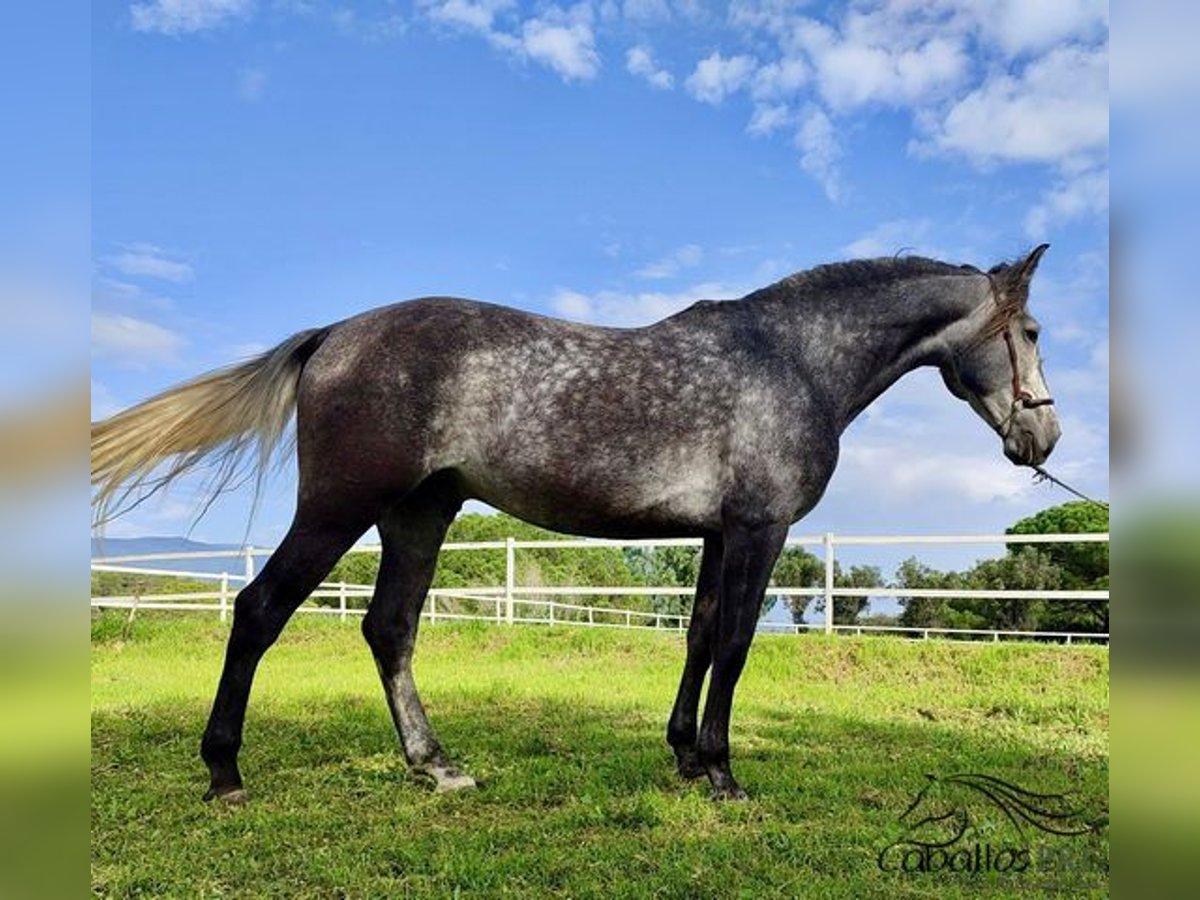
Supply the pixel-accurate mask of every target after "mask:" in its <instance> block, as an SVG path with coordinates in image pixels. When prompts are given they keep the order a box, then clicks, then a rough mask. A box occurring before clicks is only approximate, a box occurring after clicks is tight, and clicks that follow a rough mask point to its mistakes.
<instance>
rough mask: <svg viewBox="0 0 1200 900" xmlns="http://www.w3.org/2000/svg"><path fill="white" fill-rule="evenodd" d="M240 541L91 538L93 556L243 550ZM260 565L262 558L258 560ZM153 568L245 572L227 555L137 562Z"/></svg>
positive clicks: (166, 538)
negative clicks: (214, 557)
mask: <svg viewBox="0 0 1200 900" xmlns="http://www.w3.org/2000/svg"><path fill="white" fill-rule="evenodd" d="M240 549H241V547H240V546H239V545H238V544H206V543H204V542H203V541H192V540H188V539H187V538H182V537H136V538H114V537H103V538H92V557H93V558H95V557H100V556H133V555H135V554H142V553H193V552H200V551H205V550H240ZM259 564H260V565H261V560H260V561H259ZM137 565H143V566H145V567H146V568H150V569H184V570H186V571H190V572H232V573H239V574H240V573H241V572H242V561H241V560H239V559H230V558H228V557H218V558H216V559H189V560H165V561H162V562H158V561H147V562H145V563H138V564H137Z"/></svg>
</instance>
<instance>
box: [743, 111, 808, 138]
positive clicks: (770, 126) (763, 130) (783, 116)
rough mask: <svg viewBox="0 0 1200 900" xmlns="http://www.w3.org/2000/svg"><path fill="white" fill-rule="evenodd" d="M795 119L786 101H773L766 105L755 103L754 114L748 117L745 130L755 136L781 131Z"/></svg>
mask: <svg viewBox="0 0 1200 900" xmlns="http://www.w3.org/2000/svg"><path fill="white" fill-rule="evenodd" d="M795 119H796V117H795V115H793V113H792V111H791V109H789V108H788V106H787V104H786V103H774V104H770V105H767V106H763V105H761V104H757V105H755V107H754V115H753V116H751V117H750V123H749V124H748V125H747V126H746V132H747V133H748V134H752V135H754V136H755V137H761V136H764V135H768V134H774V133H775V132H776V131H781V130H782V129H784V128H787V127H788V126H789V125H792V124H794V122H795Z"/></svg>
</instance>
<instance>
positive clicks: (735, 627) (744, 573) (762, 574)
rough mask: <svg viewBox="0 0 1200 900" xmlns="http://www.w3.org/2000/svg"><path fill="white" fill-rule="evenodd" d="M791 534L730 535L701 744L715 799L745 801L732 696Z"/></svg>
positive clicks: (734, 530) (733, 529)
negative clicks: (736, 760) (733, 763)
mask: <svg viewBox="0 0 1200 900" xmlns="http://www.w3.org/2000/svg"><path fill="white" fill-rule="evenodd" d="M787 529H788V526H787V524H786V523H782V524H772V525H766V526H759V527H754V528H751V527H746V526H743V525H740V524H731V525H729V526H727V527H726V529H725V534H724V547H725V549H724V554H723V555H722V561H721V597H720V605H719V608H718V611H717V632H716V639H715V642H714V644H713V659H712V676H711V678H710V679H709V684H708V696H707V698H706V699H705V703H704V721H703V723H702V724H701V726H700V736H699V740H698V741H697V744H696V749H697V751H698V753H699V757H700V762H701V763H702V764H703V765H704V768H705V770H706V771H707V772H708V778H709V781H710V782H711V783H712V788H713V797H714V798H715V799H744V798H745V796H746V792H745V791H743V790H742V789H741V787H740V786H739V785H738V783H737V780H736V779H735V778H734V777H733V772H732V771H730V768H729V717H730V712H731V710H732V708H733V692H734V689H735V688H736V687H737V681H738V678H739V676H740V675H741V674H742V668H743V666H744V665H745V664H746V654H747V653H748V652H749V650H750V642H751V641H752V640H753V639H754V629H755V627H756V626H757V624H758V614H759V610H760V609H761V607H762V600H763V594H764V593H765V591H766V588H767V583H768V581H769V580H770V577H771V570H772V569H773V568H774V566H775V561H776V559H778V557H779V551H780V550H782V549H783V542H784V540H785V539H786V538H787Z"/></svg>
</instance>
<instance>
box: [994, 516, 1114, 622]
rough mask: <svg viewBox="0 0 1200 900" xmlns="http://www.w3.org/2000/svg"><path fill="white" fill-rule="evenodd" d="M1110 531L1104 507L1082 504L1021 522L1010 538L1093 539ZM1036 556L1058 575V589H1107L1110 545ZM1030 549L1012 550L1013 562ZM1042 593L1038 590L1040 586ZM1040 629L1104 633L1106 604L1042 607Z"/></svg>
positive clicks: (1068, 547)
mask: <svg viewBox="0 0 1200 900" xmlns="http://www.w3.org/2000/svg"><path fill="white" fill-rule="evenodd" d="M1107 531H1108V507H1107V506H1104V505H1102V504H1099V503H1092V502H1089V501H1086V500H1078V501H1072V502H1070V503H1063V504H1061V505H1059V506H1052V507H1050V508H1049V509H1044V510H1042V511H1041V512H1039V513H1037V514H1036V515H1033V516H1029V517H1027V518H1024V519H1021V520H1020V521H1019V522H1017V523H1016V524H1015V525H1013V526H1012V527H1011V528H1009V529H1008V532H1007V533H1008V534H1097V533H1103V532H1107ZM1036 546H1037V547H1038V550H1039V552H1040V553H1041V554H1042V555H1043V556H1044V557H1046V558H1047V559H1048V560H1049V561H1050V562H1051V563H1053V564H1054V565H1055V566H1056V567H1057V568H1058V569H1059V571H1060V572H1061V578H1060V579H1059V582H1058V584H1057V585H1056V586H1057V587H1060V588H1064V589H1067V590H1107V589H1108V544H1107V543H1106V542H1092V543H1079V544H1038V545H1036ZM1025 549H1029V545H1024V546H1022V545H1019V544H1018V545H1010V546H1009V556H1010V557H1011V556H1015V555H1018V554H1019V553H1021V552H1022V550H1025ZM1039 587H1040V585H1039ZM1038 627H1039V628H1040V629H1042V630H1046V631H1090V632H1107V631H1108V630H1109V628H1108V601H1107V600H1052V601H1049V602H1047V603H1045V604H1044V608H1043V610H1042V613H1041V615H1040V617H1039V621H1038Z"/></svg>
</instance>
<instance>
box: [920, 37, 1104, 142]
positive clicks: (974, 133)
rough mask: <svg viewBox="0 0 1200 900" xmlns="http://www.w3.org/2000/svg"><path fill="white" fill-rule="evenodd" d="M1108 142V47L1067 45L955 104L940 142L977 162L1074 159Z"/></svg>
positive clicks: (937, 135)
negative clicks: (1019, 72)
mask: <svg viewBox="0 0 1200 900" xmlns="http://www.w3.org/2000/svg"><path fill="white" fill-rule="evenodd" d="M1107 145H1108V49H1107V47H1101V48H1095V49H1092V48H1085V47H1077V46H1071V47H1060V48H1057V49H1055V50H1052V51H1051V52H1049V53H1048V54H1046V55H1045V56H1044V57H1041V58H1040V59H1037V60H1034V61H1033V62H1031V63H1029V65H1028V66H1026V67H1025V69H1024V70H1023V71H1022V72H1021V74H1020V75H1017V76H1013V75H1007V74H1005V75H1000V76H997V77H994V78H992V79H990V80H989V81H987V82H985V83H984V84H983V85H982V86H980V87H979V88H978V89H976V90H974V91H972V92H971V93H970V94H968V95H967V96H966V97H964V98H962V99H961V100H960V101H958V102H957V103H955V104H954V105H953V106H952V107H951V109H950V111H949V112H948V113H947V114H946V116H945V118H944V120H943V121H941V122H940V123H938V124H937V125H936V126H935V127H934V133H933V137H932V146H933V147H936V148H937V149H940V150H943V151H948V152H954V153H960V154H962V155H964V156H966V157H968V158H969V159H971V160H973V161H975V162H976V163H988V162H994V161H1000V162H1039V163H1053V164H1068V163H1072V162H1073V161H1075V162H1076V163H1077V161H1078V160H1080V159H1081V158H1086V157H1087V156H1089V155H1094V154H1097V153H1102V152H1104V151H1105V149H1106V148H1107Z"/></svg>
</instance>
